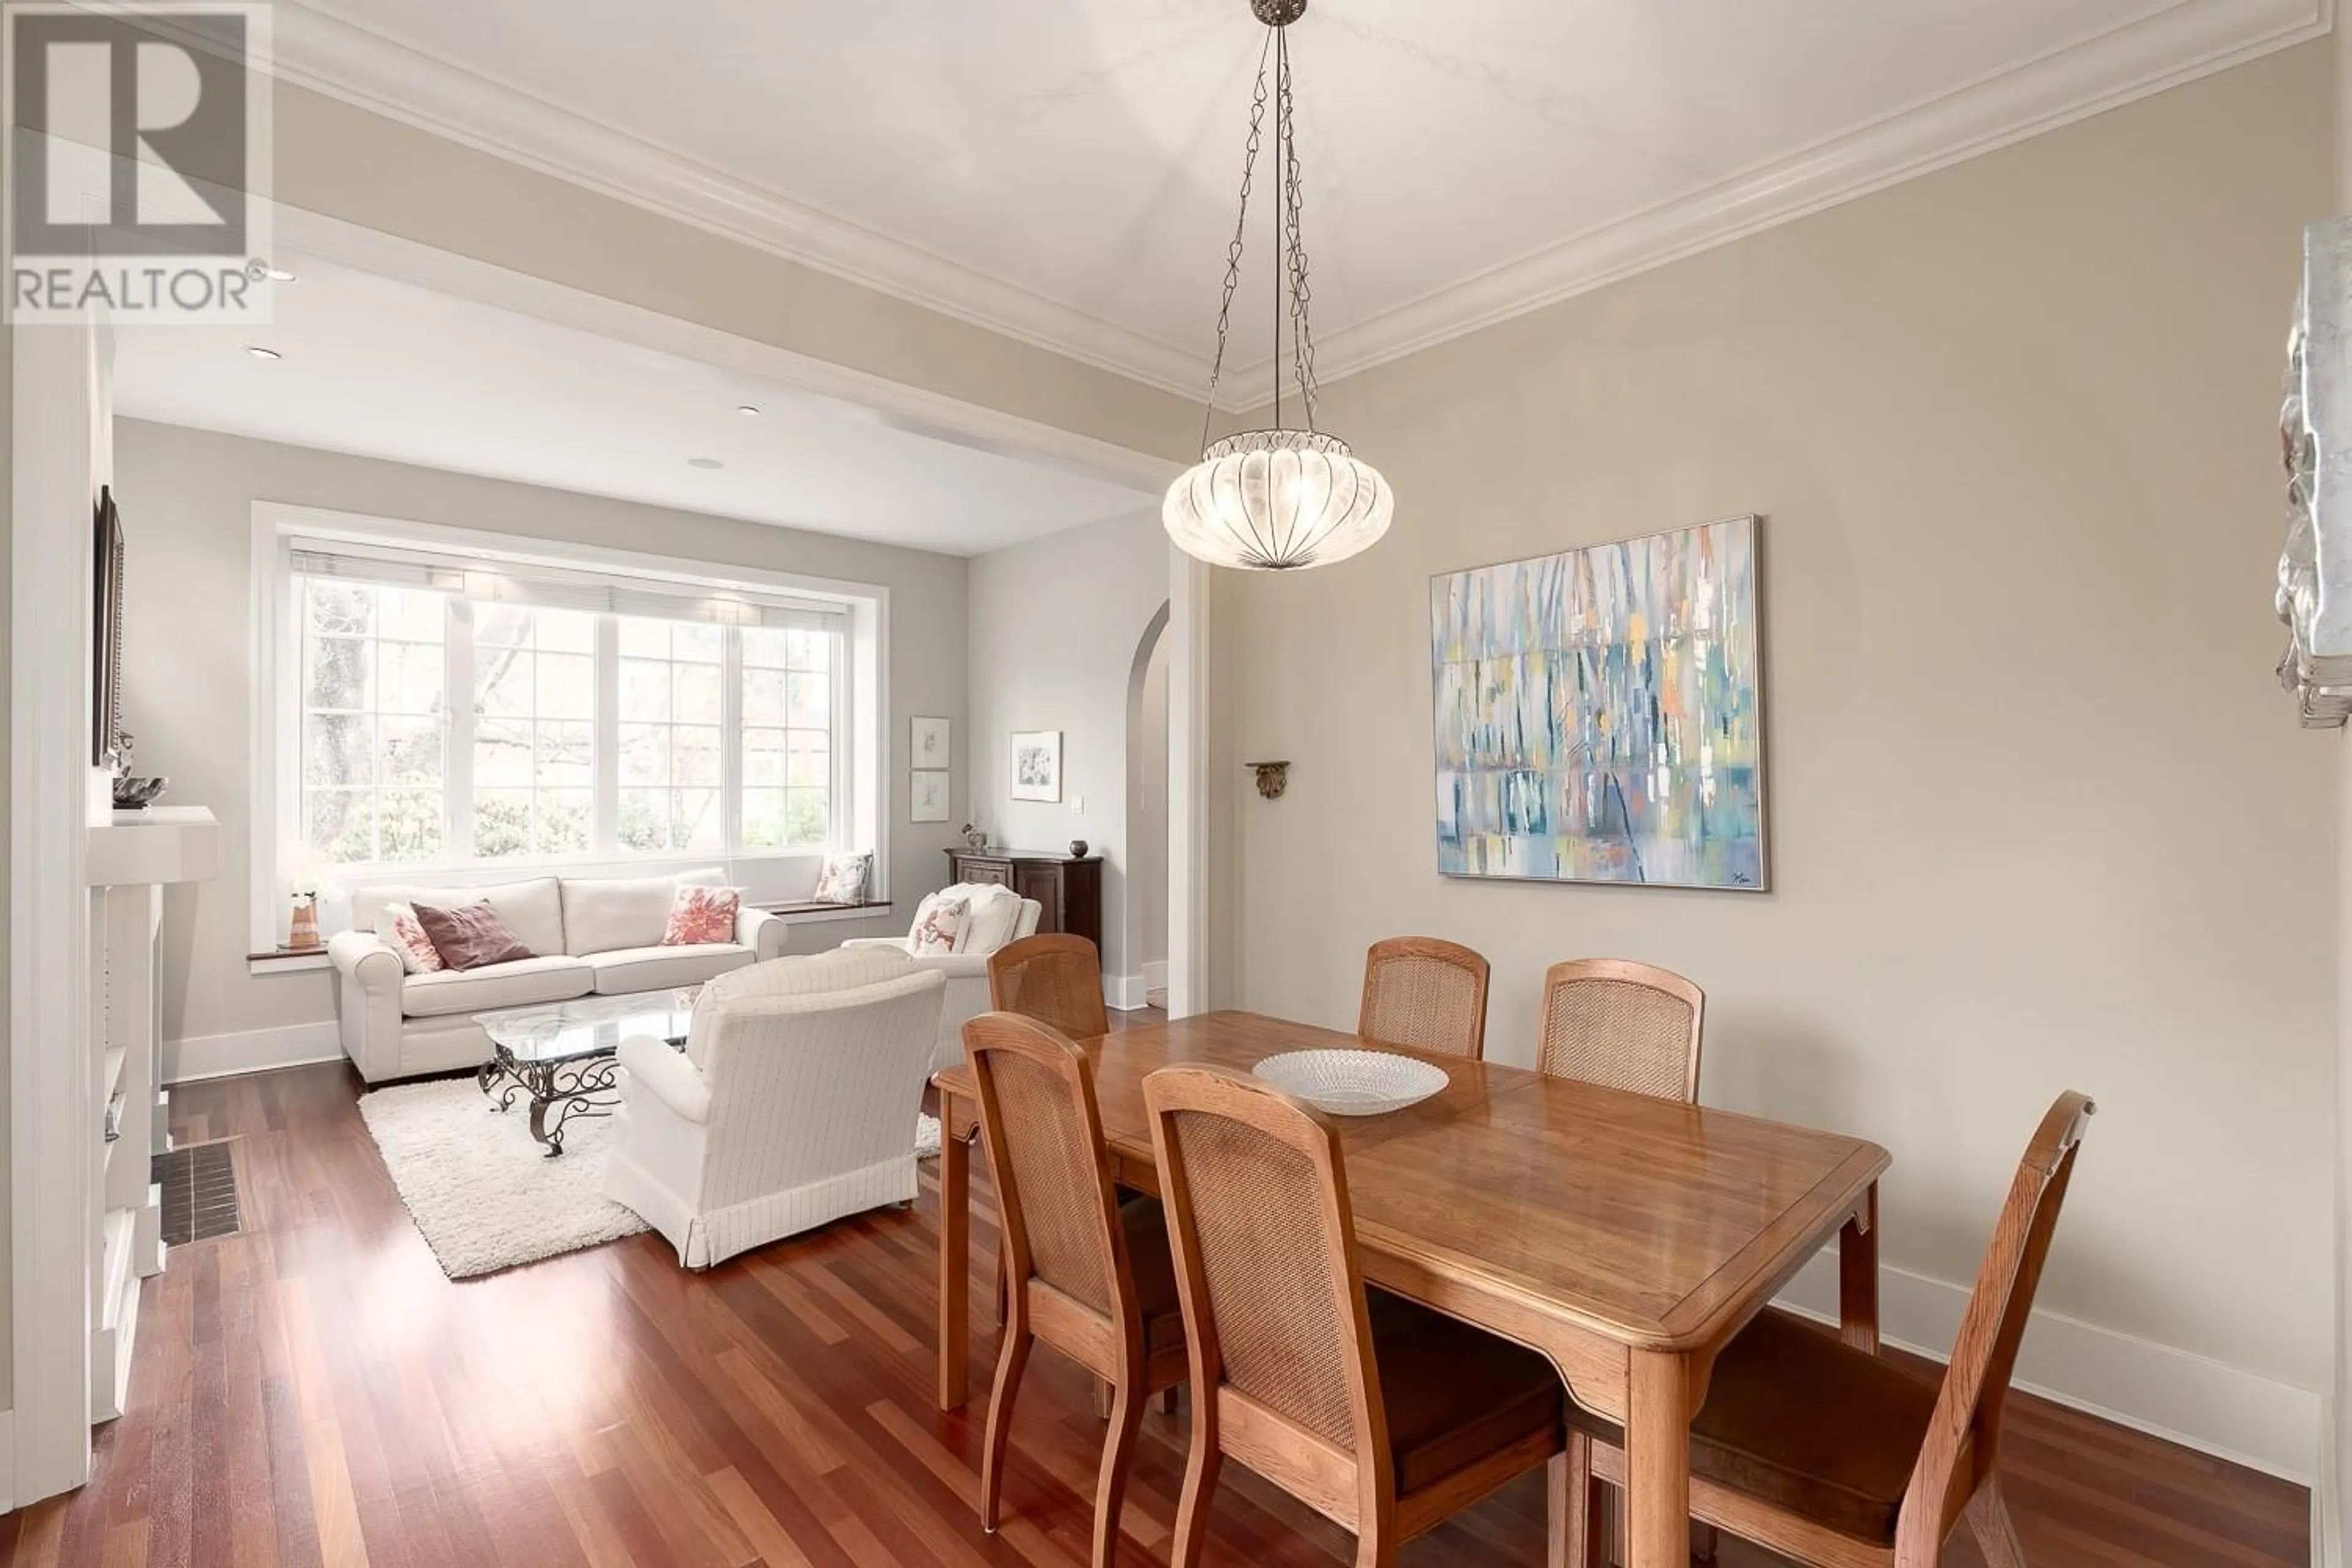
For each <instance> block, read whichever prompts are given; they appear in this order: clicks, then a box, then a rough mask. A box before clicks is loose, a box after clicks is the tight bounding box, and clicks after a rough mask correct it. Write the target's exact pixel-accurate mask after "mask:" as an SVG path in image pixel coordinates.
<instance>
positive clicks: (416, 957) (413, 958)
mask: <svg viewBox="0 0 2352 1568" xmlns="http://www.w3.org/2000/svg"><path fill="white" fill-rule="evenodd" d="M375 934H376V935H377V936H379V937H381V938H382V939H383V943H384V945H385V946H387V947H389V948H391V949H392V951H393V952H396V953H398V954H400V967H401V968H402V969H403V970H404V971H405V972H407V973H410V974H437V973H440V972H441V971H442V970H444V969H446V968H448V967H449V966H448V965H447V964H446V963H442V962H441V954H440V952H439V950H438V949H436V948H435V947H434V945H433V939H432V938H431V937H429V936H426V935H425V928H424V927H423V926H421V925H419V924H417V922H416V910H415V908H414V907H412V906H411V905H408V904H404V903H394V904H386V905H384V906H383V908H382V909H380V910H376V912H375Z"/></svg>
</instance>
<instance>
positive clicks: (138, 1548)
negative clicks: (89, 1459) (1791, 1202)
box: [0, 1067, 2308, 1568]
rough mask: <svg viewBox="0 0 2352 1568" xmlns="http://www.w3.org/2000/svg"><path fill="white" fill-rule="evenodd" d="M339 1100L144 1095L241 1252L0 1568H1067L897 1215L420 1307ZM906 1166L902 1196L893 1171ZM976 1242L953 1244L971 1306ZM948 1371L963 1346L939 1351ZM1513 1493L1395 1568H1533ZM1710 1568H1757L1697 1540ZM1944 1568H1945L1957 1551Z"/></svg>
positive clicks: (1139, 1470)
mask: <svg viewBox="0 0 2352 1568" xmlns="http://www.w3.org/2000/svg"><path fill="white" fill-rule="evenodd" d="M359 1087H360V1086H359V1082H358V1079H356V1077H355V1076H353V1075H352V1074H351V1073H350V1072H349V1071H348V1069H346V1068H340V1067H333V1068H297V1069H292V1070H289V1071H286V1072H279V1073H272V1074H268V1075H263V1076H257V1077H253V1078H246V1079H229V1080H226V1081H221V1082H215V1083H205V1084H192V1085H187V1086H184V1087H183V1088H181V1089H176V1090H174V1091H173V1101H172V1103H173V1123H174V1128H175V1131H176V1133H177V1135H178V1137H179V1138H180V1139H181V1141H182V1142H194V1141H201V1140H208V1139H218V1138H233V1139H235V1140H236V1143H235V1145H234V1148H235V1151H236V1156H235V1157H236V1163H237V1170H238V1175H239V1180H240V1183H241V1184H242V1187H243V1196H244V1205H245V1214H246V1222H247V1229H246V1230H245V1231H244V1232H242V1233H240V1234H238V1235H236V1236H232V1237H223V1238H220V1239H217V1240H212V1241H205V1242H198V1243H194V1244H193V1245H190V1246H187V1247H179V1248H175V1249H173V1253H172V1256H171V1266H170V1268H168V1270H167V1271H166V1272H165V1273H164V1274H163V1275H162V1276H161V1277H160V1278H158V1279H152V1280H150V1281H149V1282H148V1284H147V1287H146V1289H147V1296H146V1300H145V1302H144V1304H143V1309H142V1316H141V1319H140V1325H139V1345H138V1352H137V1358H136V1362H135V1365H134V1368H133V1373H132V1382H131V1408H130V1412H129V1414H128V1415H125V1416H124V1417H123V1418H122V1419H121V1420H120V1421H118V1422H115V1423H114V1424H112V1425H111V1426H108V1427H105V1428H103V1429H102V1430H101V1433H100V1437H99V1442H98V1454H97V1468H96V1473H95V1475H94V1476H93V1478H92V1479H91V1482H90V1484H89V1486H88V1487H86V1488H85V1489H82V1490H81V1491H79V1492H78V1493H76V1494H74V1495H73V1496H71V1497H69V1498H65V1499H58V1500H51V1501H49V1502H47V1503H43V1504H40V1505H38V1506H37V1507H35V1508H32V1509H28V1510H23V1511H21V1512H19V1513H16V1514H12V1515H9V1516H7V1517H6V1518H5V1520H0V1563H10V1564H26V1565H28V1568H29V1565H36V1564H37V1565H47V1564H51V1563H65V1564H72V1565H75V1568H80V1565H83V1564H89V1565H95V1568H131V1565H133V1564H139V1563H156V1564H173V1565H178V1564H191V1565H207V1568H209V1565H223V1568H278V1565H281V1564H282V1565H286V1568H293V1565H298V1564H308V1563H331V1564H345V1563H371V1564H377V1565H380V1568H391V1565H394V1564H413V1565H416V1568H442V1565H446V1564H457V1565H467V1568H470V1565H473V1564H483V1565H489V1564H514V1565H519V1568H520V1565H533V1568H536V1565H541V1564H546V1565H554V1564H591V1565H594V1568H622V1565H625V1564H639V1565H646V1568H650V1565H656V1564H671V1563H676V1564H688V1565H698V1564H714V1565H718V1564H728V1565H735V1564H748V1563H770V1564H776V1565H787V1564H788V1565H792V1568H803V1565H805V1568H842V1565H847V1564H856V1565H859V1568H865V1565H869V1564H898V1563H905V1564H936V1565H941V1568H949V1565H952V1568H971V1565H976V1564H1008V1565H1020V1564H1054V1565H1057V1568H1058V1565H1064V1564H1083V1563H1085V1562H1086V1560H1087V1530H1088V1525H1089V1521H1090V1518H1091V1506H1092V1504H1091V1499H1092V1494H1093V1476H1094V1465H1095V1461H1096V1456H1097V1452H1098V1447H1099V1444H1100V1441H1101V1435H1102V1428H1101V1426H1100V1424H1099V1423H1098V1422H1097V1420H1096V1418H1095V1416H1094V1415H1093V1413H1092V1407H1091V1401H1090V1398H1089V1393H1088V1386H1087V1382H1086V1380H1085V1379H1084V1378H1083V1377H1082V1376H1081V1375H1080V1374H1079V1373H1077V1372H1076V1370H1075V1369H1073V1368H1072V1367H1071V1366H1070V1365H1069V1364H1068V1363H1064V1362H1062V1361H1060V1360H1059V1359H1058V1358H1057V1357H1055V1356H1053V1355H1051V1354H1048V1353H1044V1352H1041V1353H1040V1354H1039V1355H1038V1356H1037V1357H1036V1359H1035V1360H1034V1362H1033V1363H1032V1365H1031V1369H1030V1373H1029V1377H1028V1380H1027V1382H1026V1384H1024V1389H1023V1393H1022V1398H1021V1404H1020V1407H1019V1412H1018V1415H1017V1417H1016V1419H1015V1424H1014V1428H1013V1449H1014V1457H1013V1462H1012V1465H1011V1467H1010V1470H1009V1475H1008V1479H1007V1482H1006V1488H1005V1508H1006V1515H1007V1517H1006V1519H1005V1522H1004V1528H1003V1531H1002V1533H1001V1534H998V1535H996V1536H988V1535H984V1534H982V1531H981V1530H980V1526H979V1523H978V1520H977V1517H976V1514H975V1512H974V1508H973V1502H972V1500H973V1498H974V1496H975V1487H976V1481H975V1475H976V1470H977V1467H978V1464H979V1460H980V1436H981V1417H982V1415H983V1413H984V1411H985V1408H986V1400H985V1397H984V1395H983V1396H981V1397H976V1398H975V1399H974V1400H973V1402H972V1404H971V1406H970V1408H968V1409H967V1410H965V1411H962V1412H960V1413H958V1414H957V1415H952V1416H942V1415H939V1414H938V1413H937V1412H936V1411H935V1410H934V1409H933V1408H932V1405H931V1397H930V1394H931V1376H932V1359H931V1352H932V1345H931V1335H932V1329H931V1322H932V1307H933V1300H934V1290H933V1286H932V1281H931V1268H932V1264H933V1259H934V1256H935V1254H934V1237H933V1230H932V1222H933V1215H934V1213H935V1202H936V1194H935V1192H934V1191H933V1190H932V1189H931V1188H930V1187H929V1185H928V1184H927V1186H926V1189H925V1193H924V1196H923V1198H922V1200H921V1201H920V1202H919V1203H918V1204H917V1205H916V1206H915V1207H914V1208H913V1209H912V1210H910V1211H903V1212H883V1213H879V1214H874V1215H866V1216H864V1217H862V1218H859V1219H856V1220H852V1221H848V1222H845V1223H843V1224H840V1225H836V1226H831V1227H829V1228H827V1229H825V1230H824V1231H821V1232H818V1233H816V1234H814V1235H813V1236H809V1237H798V1238H795V1239H793V1240H791V1241H787V1242H783V1243H780V1244H778V1245H776V1246H773V1247H767V1248H764V1249H762V1250H761V1251H759V1252H757V1253H754V1254H751V1256H749V1257H747V1258H740V1259H737V1260H736V1261H734V1262H732V1263H730V1264H728V1265H726V1266H724V1267H722V1268H715V1269H712V1270H710V1271H709V1272H708V1273H705V1274H687V1273H684V1272H682V1271H681V1270H680V1269H679V1268H678V1267H677V1258H676V1256H675V1255H674V1254H673V1253H672V1252H671V1251H670V1250H669V1249H668V1247H667V1246H666V1244H664V1243H663V1242H662V1241H661V1240H660V1239H659V1238H658V1237H652V1236H642V1237H633V1238H631V1239H629V1240H627V1241H624V1242H619V1243H615V1244H614V1245H612V1246H608V1247H599V1248H595V1249H593V1250H591V1251H588V1252H584V1253H576V1254H573V1255H572V1256H570V1257H567V1258H555V1259H551V1260H550V1261H548V1262H545V1263H541V1264H537V1265H534V1266H532V1267H530V1268H521V1269H517V1270H514V1271H513V1272H511V1273H509V1274H506V1275H502V1276H499V1277H495V1278H492V1279H486V1280H479V1281H476V1282H472V1283H468V1284H465V1285H453V1284H451V1283H450V1282H449V1281H448V1280H447V1279H444V1278H443V1277H442V1274H441V1271H440V1269H439V1268H437V1267H436V1265H435V1263H434V1261H433V1258H432V1255H431V1254H430V1253H429V1252H428V1251H427V1250H426V1249H425V1243H424V1241H423V1240H422V1239H421V1238H420V1237H418V1236H417V1234H416V1232H415V1227H414V1226H411V1225H410V1223H409V1221H408V1217H407V1215H406V1213H405V1211H404V1210H403V1209H402V1207H401V1205H400V1201H399V1199H398V1198H397V1197H396V1196H395V1195H394V1192H393V1189H392V1185H391V1183H390V1181H389V1179H388V1178H387V1177H386V1176H385V1174H384V1172H383V1164H382V1163H381V1162H380V1161H379V1160H378V1159H377V1157H376V1153H375V1149H374V1146H373V1143H371V1142H370V1141H369V1139H368V1136H367V1133H366V1131H365V1130H364V1128H363V1127H362V1124H361V1121H360V1119H359V1116H358V1113H357V1112H356V1110H354V1109H353V1099H354V1097H355V1095H356V1094H357V1092H358V1091H359ZM927 1168H928V1167H927ZM993 1217H994V1215H993V1212H992V1209H991V1208H990V1207H989V1206H988V1203H987V1194H986V1190H985V1187H984V1186H983V1187H982V1189H981V1192H980V1194H978V1203H977V1205H976V1208H975V1214H974V1227H973V1228H974V1232H975V1240H976V1243H977V1245H976V1246H975V1247H974V1248H973V1253H974V1266H975V1271H976V1277H975V1281H974V1299H975V1300H983V1301H984V1300H987V1299H988V1280H987V1279H986V1278H985V1276H986V1274H987V1272H988V1270H989V1268H990V1267H991V1259H992V1246H993V1239H994V1238H993V1235H992V1232H991V1230H990V1229H989V1226H990V1223H991V1222H992V1220H993ZM975 1339H976V1341H977V1342H976V1343H975V1344H974V1347H973V1358H974V1363H975V1364H976V1365H986V1364H988V1362H989V1359H990V1357H991V1355H992V1351H993V1340H994V1335H993V1331H992V1330H989V1329H987V1328H985V1327H982V1329H980V1330H979V1331H977V1332H976V1334H975ZM1184 1419H1185V1417H1184V1416H1183V1415H1181V1414H1180V1415H1175V1416H1170V1415H1161V1414H1159V1413H1157V1412H1156V1411H1155V1412H1154V1413H1152V1414H1151V1415H1148V1416H1147V1417H1146V1418H1145V1424H1144V1437H1143V1442H1142V1444H1141V1447H1140V1450H1139V1455H1138V1459H1137V1465H1136V1473H1135V1476H1134V1479H1133V1480H1132V1481H1131V1482H1130V1484H1129V1489H1128V1497H1129V1502H1128V1509H1127V1514H1126V1530H1127V1537H1126V1545H1125V1551H1124V1552H1123V1554H1122V1556H1123V1560H1124V1561H1127V1562H1129V1563H1147V1562H1149V1563H1164V1562H1165V1561H1166V1556H1167V1551H1168V1544H1169V1534H1170V1528H1171V1521H1172V1519H1173V1515H1174V1510H1175V1497H1176V1489H1177V1484H1178V1481H1179V1479H1180V1478H1181V1473H1182V1467H1183V1459H1184V1447H1185V1431H1184V1426H1183V1422H1184ZM2005 1458H2006V1460H2007V1464H2008V1470H2007V1474H2006V1477H2005V1479H2006V1483H2007V1486H2008V1490H2009V1495H2010V1498H2011V1502H2012V1504H2013V1506H2014V1509H2015V1511H2016V1514H2017V1522H2018V1530H2019V1533H2020V1534H2021V1536H2022V1537H2023V1539H2024V1543H2025V1547H2026V1550H2027V1553H2028V1556H2029V1558H2030V1560H2031V1561H2032V1563H2034V1564H2035V1568H2068V1565H2072V1564H2084V1565H2095V1568H2158V1565H2161V1568H2196V1565H2200V1564H2230V1565H2235V1568H2248V1565H2263V1564H2282V1565H2284V1564H2295V1565H2298V1568H2300V1565H2301V1564H2303V1563H2305V1562H2307V1561H2308V1553H2307V1550H2306V1529H2307V1525H2306V1510H2307V1507H2308V1500H2307V1496H2306V1494H2305V1491H2304V1490H2303V1489H2301V1488H2299V1487H2294V1486H2291V1485H2288V1484H2286V1483H2284V1482H2280V1481H2275V1480H2272V1479H2267V1478H2264V1477H2262V1476H2258V1475H2254V1474H2252V1473H2251V1472H2248V1471H2245V1470H2242V1469H2238V1468H2233V1467H2231V1466H2229V1465H2225V1464H2222V1463H2220V1462H2219V1461H2216V1460H2212V1459H2208V1458H2203V1457H2202V1456H2200V1455H2196V1454H2192V1453H2189V1452H2187V1451H2186V1450H2183V1449H2180V1448H2177V1447H2170V1446H2168V1445H2166V1444H2163V1443H2158V1442H2156V1441H2154V1440H2152V1439H2149V1438H2146V1437H2142V1436H2137V1435H2136V1434H2133V1433H2129V1432H2126V1431H2123V1430H2121V1429H2119V1428H2117V1427H2115V1426H2108V1425H2106V1424H2105V1423H2102V1422H2098V1421H2095V1420H2092V1419H2090V1418H2088V1417H2085V1416H2082V1415H2075V1414H2074V1413H2072V1412H2069V1411H2065V1410H2061V1409H2057V1408H2055V1407H2053V1406H2051V1405H2046V1404H2043V1403H2042V1402H2041V1401H2038V1400H2033V1399H2024V1398H2021V1399H2018V1400H2016V1401H2013V1402H2012V1404H2011V1416H2010V1425H2009V1430H2008V1436H2007V1453H2006V1456H2005ZM1541 1510H1542V1495H1541V1491H1540V1489H1539V1487H1538V1485H1537V1483H1536V1481H1535V1479H1533V1478H1529V1479H1525V1480H1522V1481H1520V1482H1518V1483H1517V1484H1515V1485H1514V1486H1513V1487H1511V1488H1510V1489H1507V1491H1505V1492H1503V1493H1502V1494H1500V1495H1499V1496H1497V1497H1496V1498H1494V1499H1492V1500H1489V1501H1487V1502H1486V1503H1485V1504H1482V1505H1481V1506H1480V1507H1478V1508H1476V1509H1475V1510H1471V1511H1470V1512H1469V1513H1467V1514H1465V1515H1463V1516H1461V1517H1460V1518H1459V1519H1458V1520H1456V1521H1454V1522H1452V1523H1450V1524H1448V1525H1447V1526H1445V1527H1444V1528H1443V1529H1442V1530H1440V1531H1438V1532H1437V1533H1435V1534H1433V1535H1432V1536H1430V1537H1427V1538H1425V1539H1423V1540H1422V1541H1420V1542H1414V1543H1412V1544H1411V1545H1408V1546H1407V1547H1406V1548H1405V1550H1404V1555H1403V1561H1404V1562H1405V1563H1407V1564H1413V1563H1421V1564H1428V1565H1432V1568H1435V1565H1439V1564H1471V1563H1478V1564H1493V1563H1541V1562H1542V1560H1543V1550H1542V1542H1543V1538H1542V1530H1541ZM1216 1525H1217V1533H1216V1540H1215V1542H1213V1545H1212V1546H1211V1548H1210V1552H1209V1561H1210V1562H1211V1563H1250V1564H1252V1565H1253V1568H1293V1565H1307V1564H1326V1563H1339V1562H1345V1561H1348V1554H1349V1544H1350V1543H1349V1538H1348V1537H1346V1536H1344V1535H1343V1534H1341V1533H1340V1532H1339V1531H1337V1530H1336V1529H1334V1528H1332V1527H1331V1526H1329V1525H1328V1524H1326V1523H1324V1522H1323V1521H1320V1520H1319V1519H1316V1518H1314V1517H1312V1516H1309V1515H1307V1513H1305V1512H1304V1510H1301V1509H1300V1508H1298V1507H1297V1505H1296V1504H1293V1503H1291V1502H1290V1501H1288V1500H1286V1499H1284V1498H1282V1497H1280V1496H1279V1495H1278V1494H1276V1493H1274V1492H1273V1491H1272V1490H1271V1489H1267V1488H1265V1487H1264V1486H1262V1485H1258V1484H1255V1483H1254V1482H1252V1481H1251V1480H1249V1479H1247V1478H1246V1477H1242V1476H1238V1475H1236V1474H1235V1472H1234V1471H1233V1470H1232V1469H1229V1470H1228V1472H1227V1479H1226V1481H1225V1485H1224V1487H1223V1490H1222V1491H1221V1492H1220V1494H1219V1497H1218V1503H1217V1509H1216ZM1720 1561H1721V1562H1722V1563H1725V1564H1726V1565H1727V1568H1752V1565H1755V1564H1759V1563H1770V1562H1772V1561H1773V1560H1772V1559H1769V1558H1768V1557H1764V1556H1762V1555H1760V1554H1758V1553H1756V1552H1752V1551H1750V1550H1749V1549H1748V1548H1746V1547H1744V1546H1743V1545H1741V1544H1740V1543H1738V1542H1730V1541H1726V1542H1725V1543H1724V1547H1723V1552H1722V1555H1721V1559H1720ZM1945 1561H1946V1562H1947V1563H1948V1564H1951V1565H1953V1568H1979V1562H1980V1560H1979V1557H1978V1556H1977V1553H1976V1550H1975V1548H1974V1546H1973V1545H1972V1544H1971V1543H1970V1542H1968V1541H1967V1540H1966V1539H1965V1532H1962V1534H1961V1535H1960V1536H1956V1537H1955V1538H1954V1541H1953V1542H1952V1544H1951V1546H1950V1547H1949V1549H1948V1552H1947V1555H1946V1559H1945Z"/></svg>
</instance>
